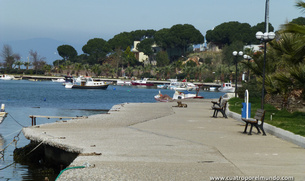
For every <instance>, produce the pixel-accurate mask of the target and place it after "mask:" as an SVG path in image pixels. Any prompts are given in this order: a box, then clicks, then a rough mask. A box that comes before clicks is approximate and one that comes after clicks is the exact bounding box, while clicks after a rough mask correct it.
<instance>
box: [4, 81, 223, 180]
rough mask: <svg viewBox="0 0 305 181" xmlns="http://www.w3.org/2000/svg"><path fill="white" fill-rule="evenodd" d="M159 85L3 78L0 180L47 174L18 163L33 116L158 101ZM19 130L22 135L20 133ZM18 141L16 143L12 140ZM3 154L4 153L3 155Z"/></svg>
mask: <svg viewBox="0 0 305 181" xmlns="http://www.w3.org/2000/svg"><path fill="white" fill-rule="evenodd" d="M159 90H160V89H157V88H156V87H147V88H146V87H136V86H114V85H110V86H109V87H108V89H107V90H89V89H88V90H86V89H66V88H65V87H64V86H62V85H61V83H56V82H51V81H38V82H33V81H28V80H11V81H0V104H5V111H6V112H8V116H7V118H6V119H5V120H4V121H3V122H2V123H1V124H0V150H2V149H4V148H5V147H6V146H7V148H6V149H5V151H4V157H3V158H1V159H0V180H9V181H12V180H14V181H15V180H18V181H19V180H43V179H44V174H43V173H40V172H36V171H35V170H33V169H32V168H31V167H30V166H28V165H21V164H19V163H15V162H14V159H13V151H14V149H15V148H16V147H17V148H20V147H23V146H25V145H27V144H28V143H29V142H30V141H29V140H27V139H26V138H25V137H24V136H23V134H22V133H20V131H21V129H22V128H23V127H27V126H31V118H30V117H29V116H30V115H41V116H62V117H76V116H90V115H93V114H103V113H106V112H107V110H109V109H111V107H112V106H113V105H116V104H121V103H132V102H139V103H140V102H156V101H155V100H154V96H155V95H156V94H158V92H159ZM161 93H162V94H168V95H169V96H171V97H172V95H173V94H174V91H173V90H167V89H162V90H161ZM223 94H224V93H221V92H206V91H200V92H199V95H200V96H203V97H204V98H206V99H218V98H219V97H220V96H222V95H223ZM55 121H57V119H45V118H37V121H36V122H37V124H45V123H51V122H55ZM19 133H20V134H19ZM14 138H15V140H18V141H17V144H15V143H13V144H10V143H12V141H13V140H14ZM0 157H1V155H0Z"/></svg>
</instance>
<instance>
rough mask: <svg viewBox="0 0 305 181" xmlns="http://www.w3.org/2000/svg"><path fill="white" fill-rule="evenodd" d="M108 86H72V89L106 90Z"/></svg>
mask: <svg viewBox="0 0 305 181" xmlns="http://www.w3.org/2000/svg"><path fill="white" fill-rule="evenodd" d="M108 86H109V85H99V86H81V85H73V86H72V87H71V88H72V89H104V90H106V89H107V88H108Z"/></svg>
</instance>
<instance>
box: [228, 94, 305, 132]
mask: <svg viewBox="0 0 305 181" xmlns="http://www.w3.org/2000/svg"><path fill="white" fill-rule="evenodd" d="M242 102H244V99H240V98H232V99H230V100H229V104H230V106H229V109H230V111H232V112H236V113H238V114H241V108H242ZM249 102H250V103H251V118H253V117H254V115H255V112H256V110H257V109H260V108H261V99H259V98H252V99H251V98H250V100H249ZM264 108H265V110H266V114H265V122H266V123H268V124H271V125H273V126H276V127H279V128H282V129H284V130H287V131H290V132H292V133H295V134H298V135H301V136H305V113H304V112H294V113H290V112H288V111H286V110H277V109H276V108H275V107H274V106H272V105H270V104H265V105H264ZM271 115H272V120H271Z"/></svg>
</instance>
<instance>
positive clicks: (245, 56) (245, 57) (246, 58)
mask: <svg viewBox="0 0 305 181" xmlns="http://www.w3.org/2000/svg"><path fill="white" fill-rule="evenodd" d="M244 59H245V60H248V65H249V62H250V60H251V59H252V57H250V56H249V55H244ZM247 75H248V78H247V82H249V81H250V70H249V66H248V73H247Z"/></svg>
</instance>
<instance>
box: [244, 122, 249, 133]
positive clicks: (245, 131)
mask: <svg viewBox="0 0 305 181" xmlns="http://www.w3.org/2000/svg"><path fill="white" fill-rule="evenodd" d="M248 124H249V123H248V122H247V123H246V126H245V130H244V132H243V133H247V128H248Z"/></svg>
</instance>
